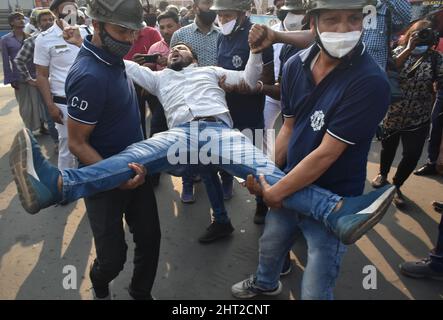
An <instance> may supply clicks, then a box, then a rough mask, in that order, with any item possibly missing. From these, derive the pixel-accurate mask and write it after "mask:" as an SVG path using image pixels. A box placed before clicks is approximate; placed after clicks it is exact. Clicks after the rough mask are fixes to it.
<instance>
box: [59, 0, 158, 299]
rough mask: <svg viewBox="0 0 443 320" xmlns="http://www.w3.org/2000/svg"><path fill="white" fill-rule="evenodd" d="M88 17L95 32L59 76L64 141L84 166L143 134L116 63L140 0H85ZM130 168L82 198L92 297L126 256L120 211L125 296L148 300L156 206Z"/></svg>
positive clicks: (137, 24)
mask: <svg viewBox="0 0 443 320" xmlns="http://www.w3.org/2000/svg"><path fill="white" fill-rule="evenodd" d="M88 16H90V17H91V18H92V19H93V25H94V30H95V32H94V35H93V36H88V37H87V39H85V41H84V44H83V46H82V48H81V50H80V53H79V55H78V57H77V59H76V61H75V62H74V65H73V66H72V68H71V71H70V73H69V75H68V78H67V81H66V93H67V99H68V114H69V122H68V130H69V137H70V140H69V147H70V150H71V151H72V153H73V154H74V155H76V156H77V157H78V159H79V160H80V163H81V164H82V165H85V166H87V165H91V164H93V163H96V162H99V161H101V160H102V159H105V158H108V157H111V156H113V155H115V154H117V153H119V152H121V151H123V150H124V149H126V148H127V147H128V146H130V145H131V144H133V143H135V142H139V141H142V140H143V133H142V129H141V126H140V123H141V122H140V112H139V109H138V103H137V96H136V93H135V90H134V86H133V84H132V82H131V81H129V80H128V77H127V76H126V73H125V65H124V63H123V57H124V56H125V55H126V54H127V53H128V52H129V50H130V49H131V45H132V42H133V40H134V38H135V36H134V33H135V32H136V30H138V29H141V28H143V8H142V5H141V3H140V1H139V0H117V1H111V0H91V1H90V2H89V5H88ZM79 45H80V44H79ZM130 166H131V167H132V168H133V169H134V171H135V172H136V173H137V176H136V177H135V178H134V179H132V180H131V181H128V183H126V184H125V185H123V186H121V187H120V188H119V189H115V190H111V191H107V192H103V193H100V194H98V195H95V196H93V197H89V198H86V199H85V204H86V209H87V212H88V218H89V221H90V225H91V228H92V232H93V235H94V241H95V247H96V253H97V258H96V259H95V261H94V264H93V265H92V268H91V271H90V278H91V282H92V285H93V289H94V294H95V295H94V296H95V298H97V299H109V298H110V296H111V295H110V292H109V283H110V282H111V281H112V280H114V278H116V277H117V275H118V274H119V273H120V271H122V270H123V266H124V263H125V261H126V251H127V245H126V242H125V232H124V228H123V221H122V219H123V216H124V218H125V220H126V222H127V224H128V225H129V230H130V231H131V233H132V234H133V239H134V242H135V257H134V272H133V277H132V282H131V284H130V287H129V294H130V295H131V297H132V298H134V299H140V300H145V299H152V296H151V289H152V286H153V282H154V279H155V275H156V271H157V265H158V258H159V249H160V225H159V219H158V212H157V205H156V199H155V195H154V192H153V189H152V186H151V185H150V183H148V182H144V176H145V175H146V172H145V169H144V167H142V166H140V165H137V164H131V165H130Z"/></svg>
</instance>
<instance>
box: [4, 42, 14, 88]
mask: <svg viewBox="0 0 443 320" xmlns="http://www.w3.org/2000/svg"><path fill="white" fill-rule="evenodd" d="M1 40H2V41H1V43H2V59H3V75H4V77H5V79H4V84H12V83H13V82H14V81H15V79H13V73H12V69H11V62H10V60H9V54H8V48H7V46H6V39H5V38H3V39H1Z"/></svg>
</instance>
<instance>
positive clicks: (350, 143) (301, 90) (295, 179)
mask: <svg viewBox="0 0 443 320" xmlns="http://www.w3.org/2000/svg"><path fill="white" fill-rule="evenodd" d="M307 3H308V8H307V9H308V11H307V13H308V15H309V18H310V26H311V31H312V33H313V34H315V36H316V44H315V45H313V46H311V47H310V48H308V49H306V50H303V51H301V52H300V53H298V54H297V55H295V56H294V57H292V58H291V59H289V61H288V62H287V63H286V65H285V67H284V71H283V79H282V108H283V114H284V116H285V122H284V125H283V128H282V130H281V131H280V133H279V136H278V138H277V144H276V163H277V165H279V166H280V167H282V168H285V169H284V171H285V172H286V173H287V176H286V177H285V178H284V179H282V180H281V181H279V182H278V183H277V184H275V185H273V186H272V187H271V186H269V185H268V184H267V183H266V181H265V180H264V179H261V180H262V181H261V185H260V184H258V183H257V182H256V181H254V179H253V178H252V177H250V178H249V179H248V188H249V189H250V191H251V192H253V193H255V194H259V195H263V197H264V200H265V202H266V203H267V204H268V205H269V206H270V207H271V208H272V209H271V210H270V212H269V213H268V215H267V217H266V224H265V230H264V233H263V236H262V237H261V239H260V249H259V252H260V257H259V266H258V269H257V272H256V274H255V275H254V276H252V277H251V278H250V279H246V280H244V281H242V282H239V283H237V284H235V285H234V286H233V287H232V294H233V295H234V296H235V297H238V298H251V297H254V296H257V295H277V294H279V293H280V292H281V290H282V285H281V283H280V281H279V277H280V270H282V265H283V262H284V259H285V255H286V253H287V252H288V250H289V249H290V248H291V247H292V245H293V242H294V237H295V230H296V229H297V227H298V228H300V230H301V231H302V233H303V235H304V237H305V239H306V241H307V247H308V259H307V265H306V268H305V270H304V275H303V282H302V293H301V297H302V299H332V298H333V290H334V287H335V282H336V279H337V277H338V275H339V270H340V264H341V260H342V257H343V255H344V253H345V251H346V247H345V245H344V244H342V243H341V242H340V241H339V240H338V239H336V238H335V239H334V238H333V235H332V233H331V231H330V230H329V228H328V227H326V226H323V225H320V224H319V223H318V222H316V221H313V220H312V219H311V218H304V217H302V216H301V215H300V214H299V213H297V212H294V211H291V210H286V209H280V208H282V206H281V203H282V201H283V199H285V198H286V197H287V195H289V194H290V193H291V192H295V191H297V190H301V189H303V188H305V187H306V186H307V185H309V184H310V183H313V184H315V185H318V186H321V187H323V188H325V189H328V190H331V191H333V192H336V193H337V194H339V195H341V196H351V197H352V196H358V195H361V194H362V193H363V189H364V186H365V180H366V166H367V159H368V153H369V150H370V147H371V142H372V138H373V137H374V135H375V131H376V128H377V125H378V124H379V123H380V121H381V120H382V119H383V117H384V116H385V114H386V112H387V110H388V105H389V102H390V89H389V83H388V81H387V78H386V76H385V74H384V73H383V71H382V70H381V69H380V68H379V67H378V66H377V64H376V62H375V61H374V60H373V59H372V58H371V56H370V55H369V54H368V53H367V52H366V51H365V46H364V44H363V43H362V40H361V39H362V30H363V25H364V12H365V10H364V8H365V7H366V6H368V5H374V4H375V3H376V1H372V0H308V1H307ZM260 28H262V27H254V29H257V30H260ZM275 37H276V34H275V32H274V31H272V30H267V38H268V39H269V40H270V42H273V40H272V39H274V38H275ZM356 267H357V266H356ZM358 268H359V270H361V268H360V267H358Z"/></svg>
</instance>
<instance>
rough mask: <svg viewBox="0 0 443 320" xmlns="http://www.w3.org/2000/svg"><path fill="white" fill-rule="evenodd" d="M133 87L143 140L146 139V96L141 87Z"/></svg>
mask: <svg viewBox="0 0 443 320" xmlns="http://www.w3.org/2000/svg"><path fill="white" fill-rule="evenodd" d="M134 86H135V93H136V94H137V101H138V108H139V110H140V120H141V125H142V131H143V138H144V139H148V133H147V130H146V94H145V92H144V90H143V88H142V87H140V86H139V85H136V84H135V83H134Z"/></svg>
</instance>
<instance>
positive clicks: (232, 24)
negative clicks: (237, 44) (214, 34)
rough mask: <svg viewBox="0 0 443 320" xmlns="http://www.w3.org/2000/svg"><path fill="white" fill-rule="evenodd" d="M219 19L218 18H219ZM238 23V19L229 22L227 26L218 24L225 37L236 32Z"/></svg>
mask: <svg viewBox="0 0 443 320" xmlns="http://www.w3.org/2000/svg"><path fill="white" fill-rule="evenodd" d="M217 19H218V17H217ZM236 23H237V19H234V20H232V21H229V22H227V23H225V24H221V23H220V22H219V23H218V24H219V26H220V30H221V33H223V34H224V35H225V36H228V35H230V34H231V33H232V31H234V28H235V24H236Z"/></svg>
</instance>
